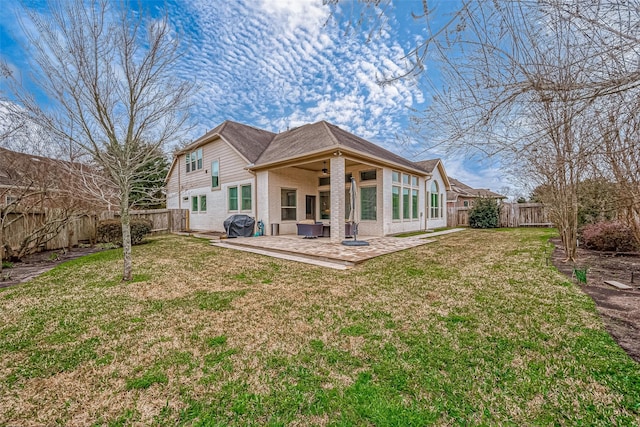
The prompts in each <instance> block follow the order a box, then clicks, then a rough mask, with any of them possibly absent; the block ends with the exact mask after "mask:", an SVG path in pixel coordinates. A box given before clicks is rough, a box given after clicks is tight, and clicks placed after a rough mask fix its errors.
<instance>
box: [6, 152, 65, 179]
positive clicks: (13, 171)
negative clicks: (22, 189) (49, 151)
mask: <svg viewBox="0 0 640 427" xmlns="http://www.w3.org/2000/svg"><path fill="white" fill-rule="evenodd" d="M0 159H2V160H1V161H0V186H2V187H12V186H20V185H24V183H25V179H26V180H29V179H30V177H29V176H28V175H30V174H33V173H36V172H37V173H38V174H39V175H41V176H42V175H44V176H50V175H52V173H55V172H56V171H66V169H67V168H68V165H69V162H66V161H63V160H57V159H52V158H50V157H42V156H35V155H33V154H26V153H21V152H19V151H12V150H8V149H6V148H2V147H0ZM45 174H46V175H45Z"/></svg>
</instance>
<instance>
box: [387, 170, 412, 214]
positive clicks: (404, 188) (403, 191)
mask: <svg viewBox="0 0 640 427" xmlns="http://www.w3.org/2000/svg"><path fill="white" fill-rule="evenodd" d="M391 181H392V183H393V185H392V186H391V213H392V215H391V218H392V220H394V221H406V220H415V219H418V214H419V205H418V189H417V187H418V177H417V176H415V175H409V174H406V173H401V172H398V171H391Z"/></svg>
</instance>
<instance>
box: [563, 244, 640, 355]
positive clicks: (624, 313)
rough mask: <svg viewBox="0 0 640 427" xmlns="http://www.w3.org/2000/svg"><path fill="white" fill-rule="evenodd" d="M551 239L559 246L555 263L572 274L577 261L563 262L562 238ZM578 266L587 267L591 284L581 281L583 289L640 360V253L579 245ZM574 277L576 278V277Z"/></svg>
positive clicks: (613, 333)
mask: <svg viewBox="0 0 640 427" xmlns="http://www.w3.org/2000/svg"><path fill="white" fill-rule="evenodd" d="M551 242H552V243H553V244H554V245H555V247H556V249H555V251H554V253H553V255H552V261H553V265H555V266H556V268H557V269H558V270H559V271H560V272H562V273H564V274H565V275H567V276H568V277H572V276H573V269H574V264H573V263H568V262H563V260H564V258H565V255H564V250H563V246H562V243H561V242H560V239H558V238H556V239H551ZM575 268H578V269H585V268H586V269H587V284H586V285H584V284H580V287H581V289H582V290H583V291H584V292H585V293H586V294H588V295H589V296H590V297H591V298H592V299H593V301H594V302H595V303H596V306H597V307H598V312H599V313H600V315H601V316H602V319H603V321H604V324H605V326H606V327H607V330H608V331H609V333H610V334H611V336H613V338H614V339H615V340H616V341H617V342H618V344H620V346H621V347H622V348H623V349H624V350H625V351H626V352H627V353H628V354H629V356H631V357H632V358H633V359H634V360H635V361H637V362H640V290H639V288H640V254H638V253H635V254H624V255H621V254H615V253H608V252H597V251H592V250H588V249H583V248H579V249H578V261H577V262H576V263H575ZM632 272H633V273H634V275H633V276H634V277H633V283H632V282H631V273H632ZM572 279H573V280H574V282H575V281H576V279H575V277H572ZM605 280H615V281H617V282H621V283H624V284H625V285H629V286H632V287H633V288H634V289H633V290H620V289H616V288H613V287H611V286H610V285H606V284H605V283H604V281H605Z"/></svg>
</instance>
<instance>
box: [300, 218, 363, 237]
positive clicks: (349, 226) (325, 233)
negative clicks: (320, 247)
mask: <svg viewBox="0 0 640 427" xmlns="http://www.w3.org/2000/svg"><path fill="white" fill-rule="evenodd" d="M298 234H300V233H298ZM320 235H321V236H322V237H331V226H330V225H328V224H324V225H323V226H322V234H320ZM344 236H345V237H347V238H349V237H353V223H352V222H346V223H345V224H344Z"/></svg>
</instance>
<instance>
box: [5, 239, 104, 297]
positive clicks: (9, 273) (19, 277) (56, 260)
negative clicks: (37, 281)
mask: <svg viewBox="0 0 640 427" xmlns="http://www.w3.org/2000/svg"><path fill="white" fill-rule="evenodd" d="M101 250H102V249H101V248H99V247H87V248H73V249H72V250H71V252H69V251H63V250H57V251H45V252H38V253H36V254H32V255H29V256H26V257H25V258H24V259H22V260H21V261H19V262H16V263H14V264H13V267H11V268H3V269H2V276H0V288H6V287H8V286H12V285H17V284H18V283H24V282H26V281H28V280H31V279H33V278H34V277H36V276H39V275H40V274H42V273H44V272H47V271H49V270H51V269H52V268H53V267H55V266H56V265H58V264H62V263H63V262H66V261H70V260H72V259H76V258H80V257H81V256H85V255H89V254H92V253H94V252H99V251H101Z"/></svg>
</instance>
